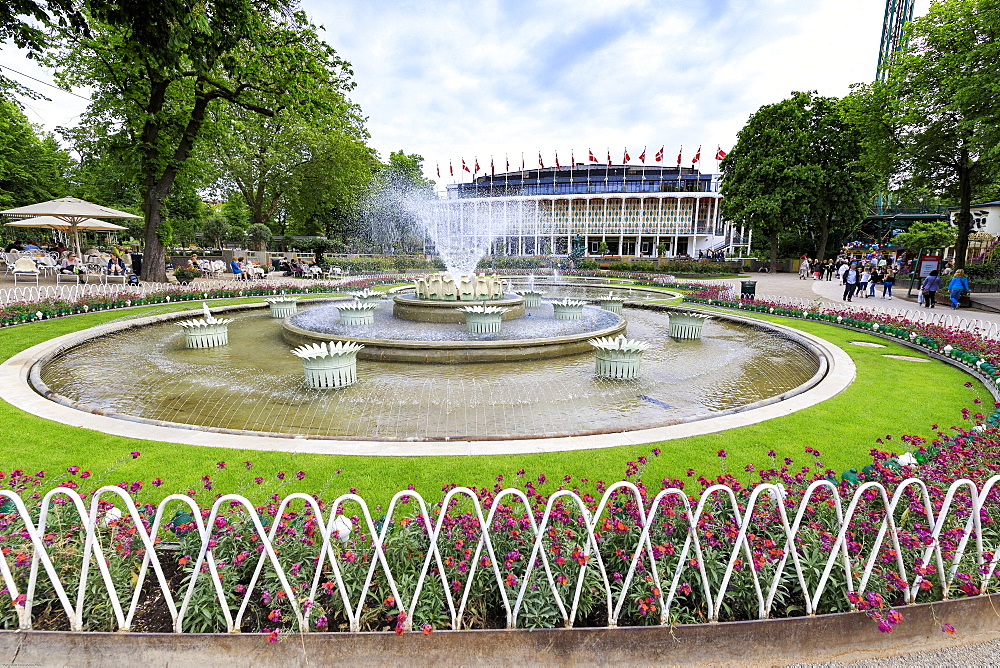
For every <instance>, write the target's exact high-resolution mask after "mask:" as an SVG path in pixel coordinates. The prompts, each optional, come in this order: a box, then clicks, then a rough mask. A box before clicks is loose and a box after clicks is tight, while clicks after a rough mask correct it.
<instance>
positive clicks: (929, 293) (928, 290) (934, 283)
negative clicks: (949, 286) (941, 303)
mask: <svg viewBox="0 0 1000 668" xmlns="http://www.w3.org/2000/svg"><path fill="white" fill-rule="evenodd" d="M940 289H941V277H940V276H938V270H937V269H935V270H934V271H932V272H931V273H930V274H929V275H928V276H927V278H925V279H924V282H923V283H921V284H920V293H921V294H922V295H923V296H924V306H926V307H927V308H934V305H935V304H936V301H935V295H936V294H937V291H938V290H940Z"/></svg>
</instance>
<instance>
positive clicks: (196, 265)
mask: <svg viewBox="0 0 1000 668" xmlns="http://www.w3.org/2000/svg"><path fill="white" fill-rule="evenodd" d="M188 266H189V267H190V268H192V269H199V270H200V269H201V262H200V261H199V260H198V254H197V253H191V259H189V260H188Z"/></svg>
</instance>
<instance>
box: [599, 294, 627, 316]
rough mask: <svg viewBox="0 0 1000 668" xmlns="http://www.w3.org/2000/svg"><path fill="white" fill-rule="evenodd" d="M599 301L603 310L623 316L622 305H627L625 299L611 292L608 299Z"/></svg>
mask: <svg viewBox="0 0 1000 668" xmlns="http://www.w3.org/2000/svg"><path fill="white" fill-rule="evenodd" d="M598 301H600V303H601V308H602V309H604V310H605V311H611V312H612V313H617V314H618V315H621V314H622V304H624V303H625V298H624V297H619V296H617V295H613V294H611V293H610V292H609V293H608V296H607V297H601V298H600V299H599V300H598Z"/></svg>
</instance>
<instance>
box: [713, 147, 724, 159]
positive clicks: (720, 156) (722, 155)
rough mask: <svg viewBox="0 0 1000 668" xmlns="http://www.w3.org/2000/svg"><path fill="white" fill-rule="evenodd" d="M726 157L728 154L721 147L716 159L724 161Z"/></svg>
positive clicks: (716, 153)
mask: <svg viewBox="0 0 1000 668" xmlns="http://www.w3.org/2000/svg"><path fill="white" fill-rule="evenodd" d="M725 157H726V152H725V151H723V150H722V146H719V150H718V151H716V152H715V159H716V160H722V159H723V158H725Z"/></svg>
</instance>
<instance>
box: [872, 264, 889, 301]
mask: <svg viewBox="0 0 1000 668" xmlns="http://www.w3.org/2000/svg"><path fill="white" fill-rule="evenodd" d="M884 273H885V271H884V270H883V269H882V268H881V267H875V268H874V269H872V279H871V281H869V283H868V296H869V297H874V296H875V284H876V283H881V282H882V279H883V274H884Z"/></svg>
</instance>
